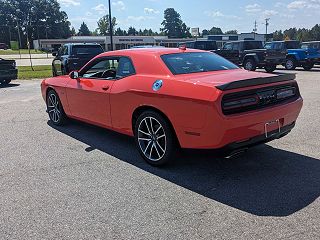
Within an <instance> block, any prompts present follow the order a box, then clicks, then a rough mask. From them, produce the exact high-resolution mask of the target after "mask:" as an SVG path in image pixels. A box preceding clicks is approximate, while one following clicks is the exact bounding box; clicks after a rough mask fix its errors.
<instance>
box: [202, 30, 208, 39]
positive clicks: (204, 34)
mask: <svg viewBox="0 0 320 240" xmlns="http://www.w3.org/2000/svg"><path fill="white" fill-rule="evenodd" d="M207 35H209V31H208V30H207V29H203V30H202V37H203V36H207Z"/></svg>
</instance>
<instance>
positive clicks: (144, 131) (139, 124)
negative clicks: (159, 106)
mask: <svg viewBox="0 0 320 240" xmlns="http://www.w3.org/2000/svg"><path fill="white" fill-rule="evenodd" d="M134 138H135V142H136V145H137V148H138V151H139V153H140V155H141V156H142V158H143V159H144V160H145V161H146V162H147V163H149V164H150V165H153V166H161V165H164V164H167V163H169V162H172V161H173V160H174V157H175V155H176V153H177V146H178V144H177V140H176V136H175V133H174V131H173V129H172V127H171V125H170V123H169V122H168V121H167V120H166V119H165V118H164V117H163V116H162V115H161V114H159V113H157V112H154V111H145V112H143V113H142V114H141V115H140V116H139V117H138V119H137V121H136V123H135V126H134Z"/></svg>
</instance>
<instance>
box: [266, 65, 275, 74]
mask: <svg viewBox="0 0 320 240" xmlns="http://www.w3.org/2000/svg"><path fill="white" fill-rule="evenodd" d="M264 69H265V70H266V72H268V73H272V72H274V70H276V69H277V65H267V66H265V67H264Z"/></svg>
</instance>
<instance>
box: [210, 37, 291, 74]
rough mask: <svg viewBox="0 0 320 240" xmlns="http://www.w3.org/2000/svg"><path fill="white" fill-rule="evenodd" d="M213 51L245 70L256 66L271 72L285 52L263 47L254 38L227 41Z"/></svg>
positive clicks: (282, 59)
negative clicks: (220, 47)
mask: <svg viewBox="0 0 320 240" xmlns="http://www.w3.org/2000/svg"><path fill="white" fill-rule="evenodd" d="M235 52H236V53H237V55H236V56H235V55H234V53H235ZM215 53H217V54H219V55H221V56H222V57H224V58H226V59H228V60H230V61H232V62H234V63H235V64H238V65H242V66H243V67H244V69H246V70H249V71H255V70H256V69H257V68H264V69H265V70H266V71H267V72H273V71H274V70H275V69H276V67H277V65H280V64H283V63H284V62H285V60H286V54H287V52H286V51H283V50H278V49H265V48H264V47H263V44H262V42H261V41H256V40H242V41H234V42H227V43H225V44H224V45H223V48H222V49H219V50H217V51H215ZM230 56H232V58H230Z"/></svg>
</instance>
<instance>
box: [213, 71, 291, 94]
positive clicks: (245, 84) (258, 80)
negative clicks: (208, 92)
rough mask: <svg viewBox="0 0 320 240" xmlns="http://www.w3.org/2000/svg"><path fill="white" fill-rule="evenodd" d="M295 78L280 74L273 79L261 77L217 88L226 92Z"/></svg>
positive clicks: (289, 74)
mask: <svg viewBox="0 0 320 240" xmlns="http://www.w3.org/2000/svg"><path fill="white" fill-rule="evenodd" d="M295 78H296V75H295V74H293V73H288V74H287V73H286V74H279V75H277V76H272V77H259V78H251V79H245V80H239V81H234V82H229V83H225V84H222V85H218V86H216V88H218V89H219V90H222V91H226V90H231V89H237V88H245V87H251V86H257V85H263V84H268V83H276V82H284V81H289V80H294V79H295Z"/></svg>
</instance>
